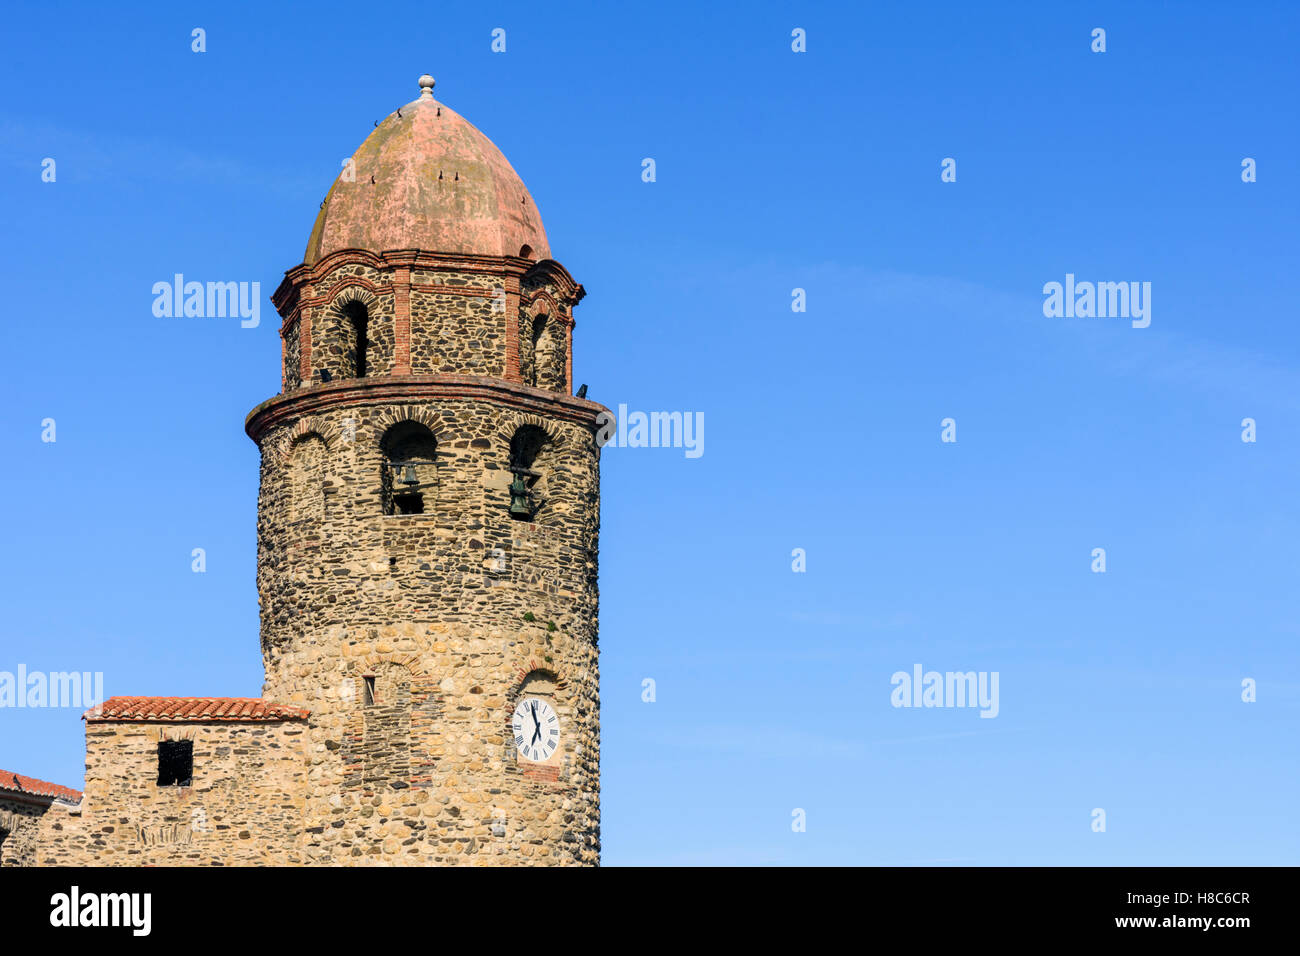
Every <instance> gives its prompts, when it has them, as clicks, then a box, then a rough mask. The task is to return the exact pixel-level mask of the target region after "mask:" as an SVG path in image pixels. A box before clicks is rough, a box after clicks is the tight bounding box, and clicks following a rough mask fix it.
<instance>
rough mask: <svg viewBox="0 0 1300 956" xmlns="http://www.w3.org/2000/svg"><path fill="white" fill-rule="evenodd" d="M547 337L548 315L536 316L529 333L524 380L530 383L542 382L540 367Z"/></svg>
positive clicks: (538, 383)
mask: <svg viewBox="0 0 1300 956" xmlns="http://www.w3.org/2000/svg"><path fill="white" fill-rule="evenodd" d="M546 338H547V336H546V316H545V315H538V316H534V317H533V324H532V328H531V329H530V330H529V335H528V368H527V374H526V375H525V376H524V381H525V382H527V383H528V384H529V385H540V384H541V377H540V374H539V369H540V368H541V366H542V362H543V358H542V356H543V353H544V352H545V351H546Z"/></svg>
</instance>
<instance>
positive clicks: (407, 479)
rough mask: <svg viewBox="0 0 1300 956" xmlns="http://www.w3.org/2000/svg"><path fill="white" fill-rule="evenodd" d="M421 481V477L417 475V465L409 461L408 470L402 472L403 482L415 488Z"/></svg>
mask: <svg viewBox="0 0 1300 956" xmlns="http://www.w3.org/2000/svg"><path fill="white" fill-rule="evenodd" d="M419 483H420V479H419V478H417V477H415V466H414V465H412V464H411V463H410V462H407V464H406V470H405V471H404V472H402V484H404V485H406V486H408V487H411V488H414V487H415V486H416V485H418V484H419Z"/></svg>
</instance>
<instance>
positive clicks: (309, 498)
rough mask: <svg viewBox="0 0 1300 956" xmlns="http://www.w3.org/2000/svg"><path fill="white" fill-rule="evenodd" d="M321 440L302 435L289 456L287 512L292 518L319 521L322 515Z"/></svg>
mask: <svg viewBox="0 0 1300 956" xmlns="http://www.w3.org/2000/svg"><path fill="white" fill-rule="evenodd" d="M325 457H326V456H325V440H324V439H323V438H321V437H320V436H319V435H316V434H307V435H303V436H302V437H301V438H299V439H298V440H297V441H295V442H294V443H293V449H292V453H291V454H290V456H289V474H290V477H291V482H290V484H291V494H292V495H293V499H292V500H291V501H290V502H289V515H290V518H291V519H292V520H294V521H320V520H321V519H323V518H324V517H325Z"/></svg>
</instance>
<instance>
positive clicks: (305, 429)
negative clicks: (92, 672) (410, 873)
mask: <svg viewBox="0 0 1300 956" xmlns="http://www.w3.org/2000/svg"><path fill="white" fill-rule="evenodd" d="M433 85H434V81H433V78H432V77H429V76H423V77H421V78H420V88H421V89H420V95H419V98H418V99H416V100H415V101H414V102H411V103H408V104H406V105H405V106H403V107H401V108H400V109H398V110H396V111H394V112H393V113H392V114H390V115H389V116H388V117H387V118H385V119H384V120H383V121H382V122H380V123H379V124H378V125H377V126H376V128H375V129H374V130H373V131H372V132H371V133H370V135H369V136H368V137H367V138H366V140H365V142H363V143H362V144H361V146H360V148H359V149H358V150H357V151H356V154H355V155H354V156H353V157H352V159H351V160H350V161H349V162H348V163H347V164H345V166H344V168H343V170H342V173H341V174H340V176H339V178H338V179H337V180H336V181H335V183H334V185H333V187H332V188H331V189H330V191H329V194H328V195H327V196H326V197H325V201H324V202H323V203H322V204H321V210H320V214H319V215H318V216H317V217H316V223H315V225H314V226H313V228H312V231H311V236H310V238H309V239H308V241H307V251H306V253H305V255H304V257H303V262H302V264H301V265H298V266H295V267H294V268H293V269H290V270H289V271H288V272H287V273H286V274H285V279H284V281H283V282H282V283H281V285H280V287H279V289H277V290H276V293H275V295H274V297H273V301H274V303H275V306H276V309H277V310H278V311H279V313H280V315H281V317H282V318H283V325H282V327H281V332H280V334H281V338H282V355H283V359H282V361H283V390H282V392H281V394H279V395H277V396H276V397H274V398H272V399H270V400H269V401H266V402H263V403H262V404H261V405H259V406H258V407H257V408H255V409H254V410H253V411H252V412H251V413H250V414H249V416H248V421H247V425H246V428H247V431H248V434H249V436H250V437H251V438H252V439H253V440H254V441H256V442H257V445H258V447H259V449H260V450H261V456H262V465H261V490H260V493H259V497H258V525H257V539H258V570H257V587H258V592H259V594H260V603H261V643H262V655H263V659H264V663H265V667H266V681H265V686H264V688H263V693H264V695H265V696H266V697H267V698H270V699H274V700H278V701H282V702H286V703H290V702H291V703H294V704H299V705H301V706H302V707H304V708H307V709H308V710H310V712H311V718H310V723H309V729H308V730H307V733H308V734H309V737H310V739H309V740H308V741H307V745H306V754H307V761H308V766H307V772H306V779H307V783H308V786H307V788H306V792H305V793H303V794H293V795H291V796H292V797H293V798H294V799H295V800H301V803H302V812H303V814H304V826H303V831H304V835H303V838H302V841H303V842H302V845H301V851H302V858H303V859H304V860H306V861H307V862H311V863H319V864H336V865H337V864H345V865H346V864H371V863H387V864H399V865H400V864H408V865H420V864H452V863H460V864H517V863H531V864H596V863H598V862H599V856H600V810H599V791H600V778H599V767H600V743H599V740H600V722H599V695H598V685H599V681H598V674H599V671H598V667H597V648H596V611H597V587H596V559H597V536H598V531H599V526H600V492H599V458H600V449H599V447H598V445H597V442H596V432H597V430H598V424H597V415H598V414H599V413H601V412H602V411H604V410H605V409H604V408H603V407H602V406H600V405H598V404H596V403H594V402H589V401H586V400H585V399H583V398H575V397H573V394H572V390H573V381H572V355H573V338H572V336H573V310H574V307H575V306H576V305H577V304H578V302H579V301H580V300H581V299H582V297H583V294H584V290H583V288H582V286H581V285H579V284H578V283H576V282H575V281H574V280H573V278H572V276H570V275H569V273H568V272H567V271H566V270H565V268H564V267H563V266H562V265H560V264H559V263H558V262H557V261H555V260H554V259H552V258H551V252H550V247H549V246H548V244H547V241H546V233H545V231H544V230H543V228H542V220H541V216H540V215H539V213H538V210H537V207H536V206H535V205H534V203H533V200H532V197H531V196H530V195H529V194H528V190H527V189H526V188H525V187H524V184H523V182H522V181H521V180H520V178H519V176H518V175H517V174H516V173H515V171H514V170H513V169H512V168H511V166H510V163H509V162H507V160H506V158H505V157H504V156H503V155H502V154H501V152H500V151H499V150H498V149H497V148H496V147H495V146H494V145H493V144H492V143H491V141H489V140H488V139H487V137H485V136H484V135H483V134H482V133H480V132H479V131H478V130H477V129H476V128H475V127H473V126H472V125H470V123H468V122H467V121H466V120H465V119H463V118H462V117H461V116H459V115H457V114H456V113H455V112H453V111H452V110H450V109H448V108H447V107H446V106H443V105H442V104H441V103H439V102H438V101H437V100H435V99H434V98H433Z"/></svg>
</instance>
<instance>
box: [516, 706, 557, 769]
mask: <svg viewBox="0 0 1300 956" xmlns="http://www.w3.org/2000/svg"><path fill="white" fill-rule="evenodd" d="M510 731H511V733H513V734H514V738H515V750H517V751H518V752H519V756H520V758H521V759H523V760H529V761H532V762H533V763H544V762H545V761H547V760H549V759H551V755H552V754H553V753H555V751H556V750H557V749H558V748H559V746H560V718H559V716H558V715H557V714H556V713H555V709H554V708H553V707H551V705H550V704H548V703H547V702H546V701H544V700H542V699H541V698H540V697H525V698H523V699H522V700H521V701H519V703H518V704H517V705H516V706H515V713H514V716H513V717H511V718H510Z"/></svg>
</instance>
